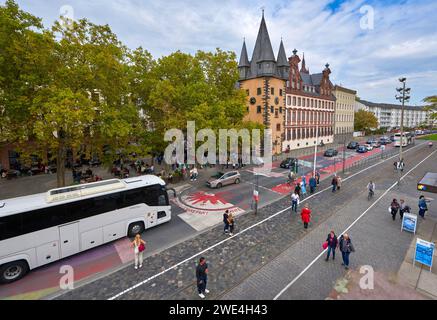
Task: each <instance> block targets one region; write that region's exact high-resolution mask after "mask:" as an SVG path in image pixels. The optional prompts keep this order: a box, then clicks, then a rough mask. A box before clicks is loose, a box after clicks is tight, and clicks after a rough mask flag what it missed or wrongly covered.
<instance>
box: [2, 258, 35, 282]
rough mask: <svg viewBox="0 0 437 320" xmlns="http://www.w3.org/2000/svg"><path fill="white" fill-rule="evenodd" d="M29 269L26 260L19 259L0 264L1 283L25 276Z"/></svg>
mask: <svg viewBox="0 0 437 320" xmlns="http://www.w3.org/2000/svg"><path fill="white" fill-rule="evenodd" d="M28 271H29V265H28V264H27V262H26V261H23V260H19V261H14V262H9V263H6V264H4V265H2V266H0V283H11V282H14V281H17V280H19V279H21V278H22V277H24V276H25V275H26V273H27V272H28Z"/></svg>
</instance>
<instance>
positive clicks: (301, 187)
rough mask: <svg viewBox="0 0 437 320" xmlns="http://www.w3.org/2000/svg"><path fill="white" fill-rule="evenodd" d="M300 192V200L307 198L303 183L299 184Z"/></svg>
mask: <svg viewBox="0 0 437 320" xmlns="http://www.w3.org/2000/svg"><path fill="white" fill-rule="evenodd" d="M300 190H301V194H302V198H304V197H306V196H307V187H306V184H304V183H303V182H301V183H300Z"/></svg>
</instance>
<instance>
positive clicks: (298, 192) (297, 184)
mask: <svg viewBox="0 0 437 320" xmlns="http://www.w3.org/2000/svg"><path fill="white" fill-rule="evenodd" d="M300 190H301V187H300V184H299V183H296V187H295V188H294V193H296V194H298V195H299V198H301V195H300Z"/></svg>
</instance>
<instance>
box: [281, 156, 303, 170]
mask: <svg viewBox="0 0 437 320" xmlns="http://www.w3.org/2000/svg"><path fill="white" fill-rule="evenodd" d="M297 161H298V160H297V159H296V158H287V159H285V160H283V161H282V162H281V164H280V165H279V166H280V167H281V168H284V169H290V168H291V167H293V166H294V165H295V164H296V163H297Z"/></svg>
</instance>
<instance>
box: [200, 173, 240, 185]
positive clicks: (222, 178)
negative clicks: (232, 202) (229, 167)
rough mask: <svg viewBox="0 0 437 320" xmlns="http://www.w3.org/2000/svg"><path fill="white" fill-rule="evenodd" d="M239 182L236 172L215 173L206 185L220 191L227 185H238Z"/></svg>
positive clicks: (238, 174) (238, 175)
mask: <svg viewBox="0 0 437 320" xmlns="http://www.w3.org/2000/svg"><path fill="white" fill-rule="evenodd" d="M240 182H241V176H240V173H239V172H238V171H230V172H227V173H223V172H217V174H216V175H214V176H212V177H211V179H209V180H208V181H207V182H206V185H207V186H208V187H210V188H217V189H220V188H221V187H223V186H226V185H228V184H239V183H240Z"/></svg>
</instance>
